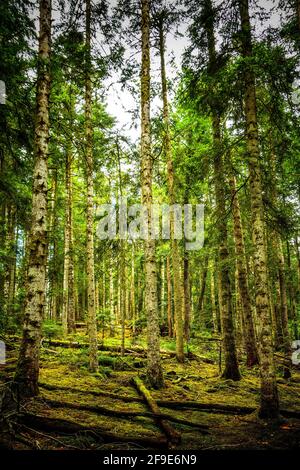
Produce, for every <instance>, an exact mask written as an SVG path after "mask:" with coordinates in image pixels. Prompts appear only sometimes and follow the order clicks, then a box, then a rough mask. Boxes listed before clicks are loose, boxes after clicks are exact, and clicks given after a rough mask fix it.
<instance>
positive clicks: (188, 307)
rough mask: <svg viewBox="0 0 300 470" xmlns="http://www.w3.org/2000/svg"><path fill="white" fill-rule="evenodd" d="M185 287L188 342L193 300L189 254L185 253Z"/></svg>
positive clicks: (185, 319)
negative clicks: (191, 296)
mask: <svg viewBox="0 0 300 470" xmlns="http://www.w3.org/2000/svg"><path fill="white" fill-rule="evenodd" d="M183 281H184V282H183V285H184V336H185V339H186V341H189V340H190V329H191V298H190V294H191V292H190V270H189V253H188V251H185V253H184V259H183Z"/></svg>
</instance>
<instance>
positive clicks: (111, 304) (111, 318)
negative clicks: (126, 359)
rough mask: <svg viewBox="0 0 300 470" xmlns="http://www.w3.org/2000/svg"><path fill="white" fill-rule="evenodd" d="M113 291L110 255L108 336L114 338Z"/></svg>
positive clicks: (111, 258) (111, 259)
mask: <svg viewBox="0 0 300 470" xmlns="http://www.w3.org/2000/svg"><path fill="white" fill-rule="evenodd" d="M115 322H116V319H115V290H114V271H113V257H112V254H111V255H110V260H109V331H110V336H114V331H115Z"/></svg>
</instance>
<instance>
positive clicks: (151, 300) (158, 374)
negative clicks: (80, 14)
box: [141, 0, 163, 388]
mask: <svg viewBox="0 0 300 470" xmlns="http://www.w3.org/2000/svg"><path fill="white" fill-rule="evenodd" d="M141 5H142V17H141V34H142V67H141V186H142V203H143V205H144V208H145V211H146V214H147V236H146V239H145V242H144V250H145V310H146V317H147V346H148V350H147V378H148V381H149V383H150V384H151V385H152V386H154V387H156V388H159V387H161V386H162V385H163V372H162V367H161V359H160V351H159V349H160V347H159V343H160V341H159V312H158V299H157V274H156V259H155V253H156V246H155V240H154V239H153V238H152V237H151V205H152V166H153V160H152V156H151V136H150V2H149V0H142V1H141Z"/></svg>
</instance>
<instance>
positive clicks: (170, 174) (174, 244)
mask: <svg viewBox="0 0 300 470" xmlns="http://www.w3.org/2000/svg"><path fill="white" fill-rule="evenodd" d="M159 51H160V68H161V86H162V100H163V120H164V151H165V155H166V160H167V178H168V192H169V202H170V205H171V206H173V205H174V204H175V203H176V200H175V182H174V162H173V156H172V146H171V135H170V122H169V121H170V119H169V103H168V87H167V78H166V66H165V37H164V20H163V17H162V16H161V18H160V21H159ZM170 235H171V256H172V267H173V283H174V319H175V334H176V353H177V360H178V362H184V335H183V332H184V329H183V326H184V324H183V317H184V309H183V307H184V304H183V298H182V292H183V283H182V279H181V269H180V265H181V262H180V252H179V245H178V241H177V240H176V239H175V235H174V212H173V211H172V210H171V214H170Z"/></svg>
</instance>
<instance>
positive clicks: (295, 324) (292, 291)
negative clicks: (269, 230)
mask: <svg viewBox="0 0 300 470" xmlns="http://www.w3.org/2000/svg"><path fill="white" fill-rule="evenodd" d="M286 248H287V266H288V272H289V276H288V291H289V298H290V311H291V320H292V323H293V336H294V338H293V339H295V340H296V339H298V322H297V306H296V293H295V289H294V284H293V278H292V266H291V254H290V243H289V241H288V240H287V241H286Z"/></svg>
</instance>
